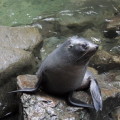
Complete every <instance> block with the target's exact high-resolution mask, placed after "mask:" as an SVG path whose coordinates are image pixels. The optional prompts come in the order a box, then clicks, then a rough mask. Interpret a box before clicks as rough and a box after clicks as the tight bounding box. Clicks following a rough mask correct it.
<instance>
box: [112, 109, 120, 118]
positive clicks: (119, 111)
mask: <svg viewBox="0 0 120 120" xmlns="http://www.w3.org/2000/svg"><path fill="white" fill-rule="evenodd" d="M111 116H112V118H113V120H120V107H118V108H116V109H115V110H113V111H112V112H111Z"/></svg>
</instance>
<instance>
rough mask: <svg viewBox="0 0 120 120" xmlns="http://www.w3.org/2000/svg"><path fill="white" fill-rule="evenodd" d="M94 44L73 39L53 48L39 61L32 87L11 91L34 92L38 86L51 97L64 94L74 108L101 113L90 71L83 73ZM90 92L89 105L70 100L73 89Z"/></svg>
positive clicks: (78, 38) (96, 90) (77, 38)
mask: <svg viewBox="0 0 120 120" xmlns="http://www.w3.org/2000/svg"><path fill="white" fill-rule="evenodd" d="M97 49H98V45H96V44H93V43H91V42H90V41H88V40H86V39H84V38H81V37H78V36H73V37H70V38H68V40H66V41H65V42H64V43H63V44H61V45H60V46H59V47H58V48H56V49H55V50H54V51H53V52H52V53H51V54H49V55H48V57H47V58H46V59H45V60H44V61H43V62H42V64H41V66H40V67H39V69H38V71H37V73H36V75H37V77H38V78H39V81H38V83H37V84H36V87H35V88H26V89H22V90H16V91H11V93H13V92H28V93H29V92H36V91H37V90H38V89H39V88H40V86H43V88H44V89H45V90H46V91H49V93H52V94H65V93H68V101H69V103H71V104H72V105H74V106H79V107H88V108H95V109H96V111H99V110H102V97H101V91H100V87H99V85H98V83H97V81H96V79H95V78H94V77H93V75H92V74H91V72H90V71H88V70H87V67H88V63H89V60H90V58H91V57H92V56H93V55H94V54H95V52H96V51H97ZM88 87H89V89H90V93H91V96H92V100H93V105H89V104H86V103H84V102H82V101H79V100H76V99H75V98H73V97H72V93H73V92H74V91H75V90H81V89H83V88H88Z"/></svg>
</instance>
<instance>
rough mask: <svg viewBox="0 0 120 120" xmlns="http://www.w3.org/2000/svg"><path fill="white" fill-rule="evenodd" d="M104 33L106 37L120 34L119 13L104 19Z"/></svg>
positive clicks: (114, 36)
mask: <svg viewBox="0 0 120 120" xmlns="http://www.w3.org/2000/svg"><path fill="white" fill-rule="evenodd" d="M104 35H105V37H108V38H116V37H118V36H120V15H117V16H114V17H113V18H110V19H106V25H105V30H104Z"/></svg>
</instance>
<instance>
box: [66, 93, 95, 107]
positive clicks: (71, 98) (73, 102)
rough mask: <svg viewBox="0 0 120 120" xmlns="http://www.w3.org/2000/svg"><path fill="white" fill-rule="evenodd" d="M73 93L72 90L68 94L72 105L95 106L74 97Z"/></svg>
mask: <svg viewBox="0 0 120 120" xmlns="http://www.w3.org/2000/svg"><path fill="white" fill-rule="evenodd" d="M72 95H73V92H71V93H70V94H69V96H68V102H69V103H70V104H71V105H73V106H76V107H85V108H94V106H93V105H90V104H86V103H84V102H82V101H80V100H77V99H76V98H73V97H72Z"/></svg>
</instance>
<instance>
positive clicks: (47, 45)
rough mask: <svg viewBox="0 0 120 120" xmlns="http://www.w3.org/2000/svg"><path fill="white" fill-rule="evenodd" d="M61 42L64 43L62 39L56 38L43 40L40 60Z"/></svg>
mask: <svg viewBox="0 0 120 120" xmlns="http://www.w3.org/2000/svg"><path fill="white" fill-rule="evenodd" d="M63 41H65V39H64V38H62V39H58V38H57V37H50V38H46V39H45V40H44V44H43V47H42V49H41V50H40V52H41V56H42V60H44V59H45V58H46V56H47V55H48V54H49V53H51V52H52V51H53V50H54V49H55V48H56V47H57V46H59V45H60V44H61V43H62V42H63ZM58 43H59V44H58Z"/></svg>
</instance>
